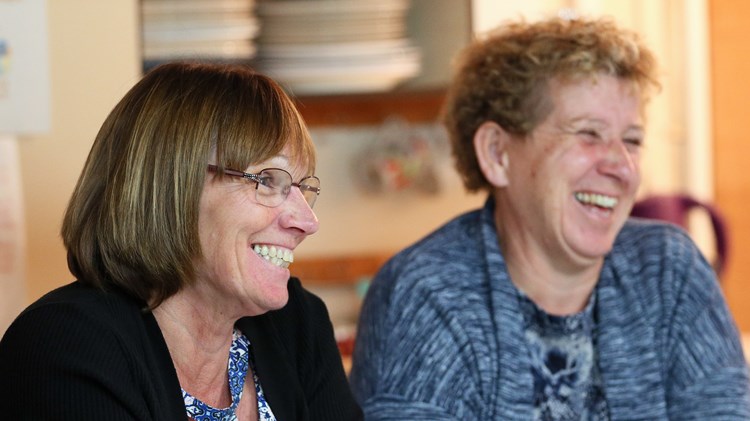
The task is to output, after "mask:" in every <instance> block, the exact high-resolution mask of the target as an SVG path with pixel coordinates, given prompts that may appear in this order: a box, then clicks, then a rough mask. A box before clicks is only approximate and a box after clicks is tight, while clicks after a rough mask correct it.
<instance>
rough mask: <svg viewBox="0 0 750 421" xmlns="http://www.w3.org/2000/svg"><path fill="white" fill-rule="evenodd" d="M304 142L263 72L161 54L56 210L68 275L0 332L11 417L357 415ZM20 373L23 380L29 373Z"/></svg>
mask: <svg viewBox="0 0 750 421" xmlns="http://www.w3.org/2000/svg"><path fill="white" fill-rule="evenodd" d="M314 171H315V150H314V147H313V144H312V141H311V139H310V136H309V133H308V131H307V128H306V126H305V124H304V122H303V121H302V118H301V117H300V115H299V113H298V112H297V110H296V109H295V107H294V105H293V103H292V101H291V100H290V99H289V98H288V97H287V95H286V94H285V93H284V91H283V90H282V89H281V88H280V87H279V85H278V84H276V83H275V82H274V81H273V80H271V79H270V78H268V77H266V76H263V75H261V74H258V73H256V72H255V71H253V70H252V69H250V68H247V67H242V66H231V65H212V64H198V63H172V64H166V65H162V66H160V67H157V68H155V69H153V70H152V71H150V72H149V73H148V74H146V75H145V76H144V77H143V79H142V80H141V81H139V82H138V83H137V84H136V85H135V86H134V87H133V88H132V89H131V90H130V91H129V92H128V93H127V94H126V95H125V97H124V98H123V99H122V100H121V101H120V102H119V103H118V104H117V105H116V106H115V108H114V109H113V110H112V112H111V113H110V115H109V117H108V118H107V119H106V121H105V122H104V124H103V125H102V127H101V129H100V131H99V134H98V135H97V137H96V140H95V141H94V144H93V146H92V148H91V152H90V154H89V157H88V159H87V161H86V164H85V166H84V169H83V171H82V173H81V177H80V178H79V181H78V184H77V186H76V189H75V191H74V193H73V196H72V198H71V200H70V204H69V206H68V209H67V212H66V214H65V218H64V220H63V227H62V237H63V240H64V243H65V246H66V248H67V251H68V262H69V267H70V270H71V272H72V273H73V275H75V276H76V278H77V280H76V281H75V282H73V283H71V284H69V285H66V286H64V287H61V288H59V289H57V290H54V291H52V292H50V293H49V294H47V295H46V296H45V297H42V298H41V299H40V300H38V301H37V302H35V303H33V304H32V305H31V306H29V308H27V309H26V310H25V311H24V312H23V313H22V314H21V315H20V316H19V317H18V318H17V319H16V321H15V322H14V323H13V324H12V325H11V326H10V328H9V329H8V331H7V333H6V334H5V336H4V337H3V338H2V341H0V395H1V396H3V398H4V399H8V400H9V401H12V402H14V405H13V406H12V407H11V408H8V411H9V412H8V411H6V415H8V416H10V417H11V418H14V419H58V418H60V417H61V416H62V417H63V418H66V419H68V418H69V419H97V420H98V419H137V420H163V419H186V418H189V419H195V420H237V419H263V420H275V419H279V420H318V419H326V420H356V419H361V418H362V413H361V410H360V409H359V407H358V405H357V404H356V402H355V401H354V399H353V396H352V394H351V392H350V390H349V385H348V383H347V379H346V376H345V373H344V369H343V366H342V363H341V358H340V354H339V353H338V349H337V345H336V342H335V338H334V335H333V328H332V325H331V322H330V319H329V317H328V312H327V310H326V307H325V305H324V304H323V302H322V301H321V300H320V299H319V298H318V297H317V296H315V295H313V294H312V293H310V292H309V291H307V290H305V289H304V288H303V287H302V286H301V283H300V281H299V280H298V279H296V278H291V277H290V272H289V269H288V266H289V264H290V263H291V262H292V261H293V252H294V249H295V248H296V247H297V246H298V245H299V244H300V243H301V242H302V241H303V240H304V239H305V238H306V237H307V236H309V235H312V234H314V233H315V232H316V231H317V230H318V219H317V217H316V216H315V213H314V212H313V210H312V206H313V204H314V203H315V200H316V199H317V197H318V194H319V193H320V180H318V178H317V177H315V175H314ZM20 379H33V381H30V382H25V381H20Z"/></svg>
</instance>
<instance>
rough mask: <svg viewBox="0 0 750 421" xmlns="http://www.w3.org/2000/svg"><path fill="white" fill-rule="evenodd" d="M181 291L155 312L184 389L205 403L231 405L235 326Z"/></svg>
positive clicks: (186, 291)
mask: <svg viewBox="0 0 750 421" xmlns="http://www.w3.org/2000/svg"><path fill="white" fill-rule="evenodd" d="M191 295H192V294H191V291H190V290H189V289H186V290H182V291H180V292H178V293H177V294H175V295H174V296H172V297H170V298H168V299H167V300H165V301H164V302H163V303H162V304H161V305H159V306H158V307H157V308H155V309H154V311H153V314H154V317H155V318H156V321H157V323H158V324H159V328H160V329H161V332H162V335H163V336H164V340H165V341H166V343H167V348H169V353H170V355H171V357H172V361H173V363H174V366H175V369H176V371H177V377H178V378H179V381H180V385H181V386H182V388H183V389H185V390H186V391H188V392H189V393H190V394H191V395H193V396H195V397H197V398H198V399H200V400H202V401H203V402H205V403H207V404H209V405H212V406H215V407H226V406H228V405H229V404H230V403H231V395H230V393H229V389H228V384H229V377H228V373H227V361H228V356H229V348H230V346H231V344H232V332H233V329H234V322H235V320H233V319H232V318H228V317H222V315H221V314H216V312H207V311H206V310H207V308H209V307H208V306H202V305H201V301H200V300H197V299H195V297H192V296H191Z"/></svg>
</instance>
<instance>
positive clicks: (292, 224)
mask: <svg viewBox="0 0 750 421" xmlns="http://www.w3.org/2000/svg"><path fill="white" fill-rule="evenodd" d="M282 206H284V207H285V208H286V209H284V212H282V214H281V224H282V226H283V227H284V228H292V229H296V230H299V231H301V232H302V233H304V234H305V235H311V234H315V232H317V231H318V225H319V223H318V217H317V216H316V215H315V212H313V210H312V208H311V207H310V205H309V204H308V203H307V200H306V199H305V196H304V195H303V194H302V191H300V189H299V188H297V187H292V188H291V190H290V191H289V196H287V198H286V200H285V201H284V203H283V204H282Z"/></svg>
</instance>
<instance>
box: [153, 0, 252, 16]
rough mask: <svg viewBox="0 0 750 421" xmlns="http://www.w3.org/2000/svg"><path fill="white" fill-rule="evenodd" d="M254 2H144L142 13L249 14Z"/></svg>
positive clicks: (246, 0)
mask: <svg viewBox="0 0 750 421" xmlns="http://www.w3.org/2000/svg"><path fill="white" fill-rule="evenodd" d="M254 8H255V1H254V0H143V1H142V2H141V12H142V13H143V14H144V16H146V15H160V14H173V15H181V14H190V13H217V12H219V13H248V12H252V10H253V9H254Z"/></svg>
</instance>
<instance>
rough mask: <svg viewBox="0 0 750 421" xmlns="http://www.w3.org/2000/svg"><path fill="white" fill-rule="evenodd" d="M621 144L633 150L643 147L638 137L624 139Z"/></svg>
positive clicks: (641, 140)
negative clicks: (623, 143)
mask: <svg viewBox="0 0 750 421" xmlns="http://www.w3.org/2000/svg"><path fill="white" fill-rule="evenodd" d="M623 142H625V144H626V145H628V146H631V147H634V148H640V147H641V145H643V139H641V138H639V137H631V138H625V139H623Z"/></svg>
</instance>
